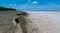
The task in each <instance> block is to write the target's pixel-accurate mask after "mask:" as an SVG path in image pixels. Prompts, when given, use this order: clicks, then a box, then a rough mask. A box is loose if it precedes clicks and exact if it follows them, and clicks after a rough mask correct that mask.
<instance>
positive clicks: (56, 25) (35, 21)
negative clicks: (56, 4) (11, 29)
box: [15, 12, 60, 33]
mask: <svg viewBox="0 0 60 33" xmlns="http://www.w3.org/2000/svg"><path fill="white" fill-rule="evenodd" d="M28 13H29V17H28V18H29V19H30V20H31V21H32V24H31V25H33V26H34V27H36V28H38V31H37V32H36V31H35V32H34V33H60V12H28ZM17 26H18V27H19V25H17ZM20 29H21V28H20V27H19V28H18V29H17V30H16V31H15V33H21V30H20ZM29 29H31V28H29Z"/></svg>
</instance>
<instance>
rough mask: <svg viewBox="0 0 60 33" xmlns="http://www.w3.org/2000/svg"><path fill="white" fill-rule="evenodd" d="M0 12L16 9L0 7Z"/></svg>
mask: <svg viewBox="0 0 60 33" xmlns="http://www.w3.org/2000/svg"><path fill="white" fill-rule="evenodd" d="M0 11H16V9H13V8H6V7H3V6H0Z"/></svg>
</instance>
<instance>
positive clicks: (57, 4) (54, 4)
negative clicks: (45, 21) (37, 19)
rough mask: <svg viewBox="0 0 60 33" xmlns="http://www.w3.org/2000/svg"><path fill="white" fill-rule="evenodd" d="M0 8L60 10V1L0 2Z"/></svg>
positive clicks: (3, 0)
mask: <svg viewBox="0 0 60 33" xmlns="http://www.w3.org/2000/svg"><path fill="white" fill-rule="evenodd" d="M0 6H4V7H8V8H16V9H17V10H26V11H27V10H60V0H0Z"/></svg>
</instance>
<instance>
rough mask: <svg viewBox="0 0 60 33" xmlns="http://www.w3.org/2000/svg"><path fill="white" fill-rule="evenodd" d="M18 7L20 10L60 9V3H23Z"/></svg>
mask: <svg viewBox="0 0 60 33" xmlns="http://www.w3.org/2000/svg"><path fill="white" fill-rule="evenodd" d="M16 8H17V9H19V10H60V5H59V4H54V3H47V4H46V5H34V4H22V5H18V7H16Z"/></svg>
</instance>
